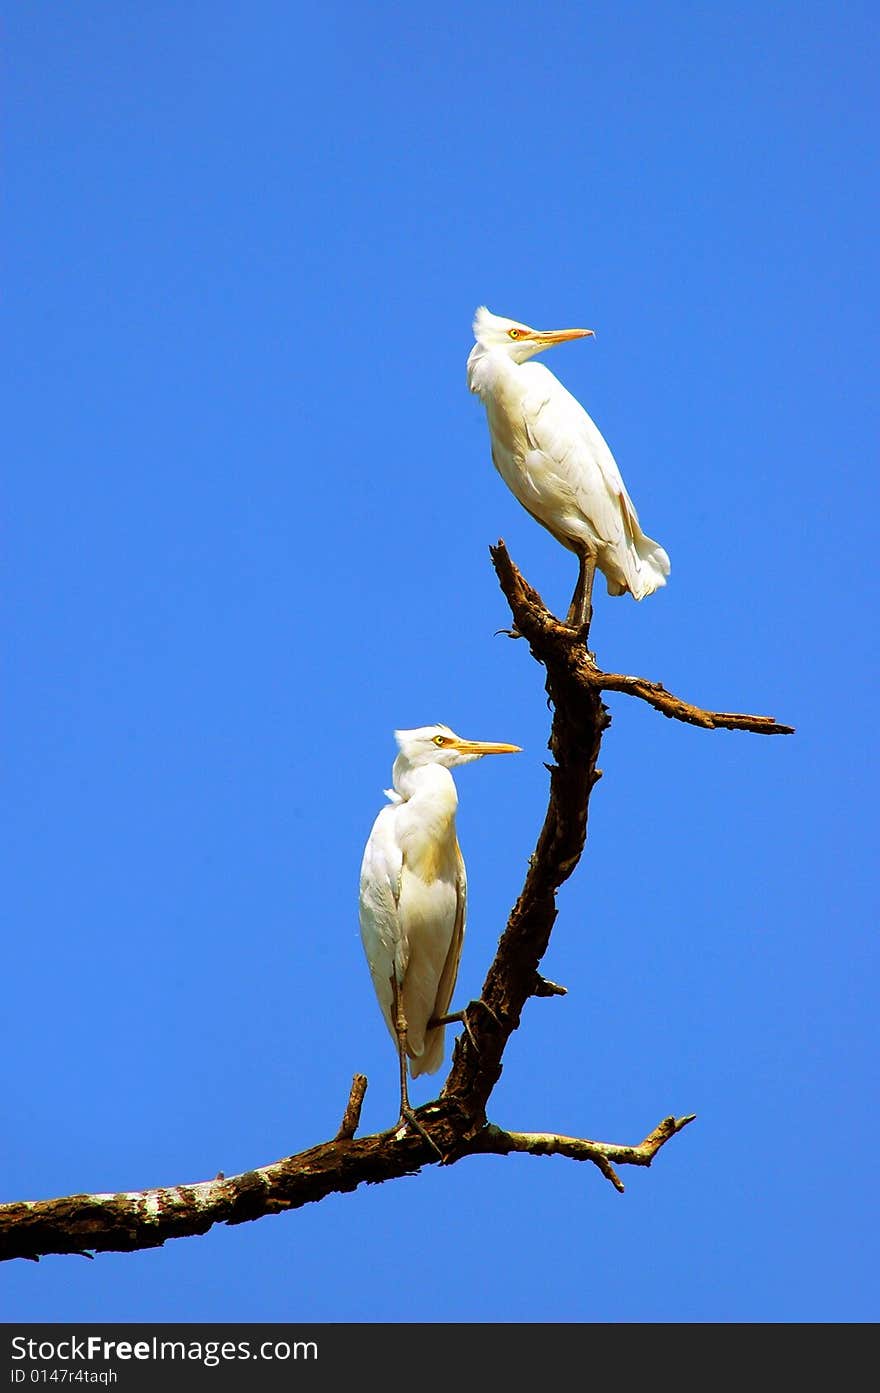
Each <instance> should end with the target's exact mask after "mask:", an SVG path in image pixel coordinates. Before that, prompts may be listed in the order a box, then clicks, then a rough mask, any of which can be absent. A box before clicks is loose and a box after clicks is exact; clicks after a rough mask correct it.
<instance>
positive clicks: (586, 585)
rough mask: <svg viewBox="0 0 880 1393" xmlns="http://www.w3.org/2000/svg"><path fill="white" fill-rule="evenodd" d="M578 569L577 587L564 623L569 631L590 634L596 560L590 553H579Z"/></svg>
mask: <svg viewBox="0 0 880 1393" xmlns="http://www.w3.org/2000/svg"><path fill="white" fill-rule="evenodd" d="M578 562H579V569H578V578H577V585H576V586H575V588H574V594H573V595H572V597H571V604H570V605H569V607H568V614H567V615H566V617H565V622H566V624H567V625H568V627H569V628H570V629H583V630H585V633H587V634H588V633H589V632H590V625H591V623H592V622H593V600H592V596H593V580H594V578H595V575H596V558H595V556H594V555H593V553H592V552H581V553H580V554H579V556H578Z"/></svg>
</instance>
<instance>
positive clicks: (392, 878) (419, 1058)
mask: <svg viewBox="0 0 880 1393" xmlns="http://www.w3.org/2000/svg"><path fill="white" fill-rule="evenodd" d="M394 737H395V739H396V741H397V744H398V748H399V750H400V753H399V754H398V756H397V758H396V759H395V761H394V768H393V772H392V776H391V777H392V783H393V787H392V788H390V789H386V790H385V792H386V795H387V797H388V798H390V800H391V802H390V805H389V806H388V807H385V808H383V809H382V811H381V812H380V813H379V815H378V817H377V818H376V821H375V822H374V823H373V830H372V831H371V833H370V836H369V839H368V841H367V845H366V848H365V850H364V859H363V863H362V865H361V879H360V926H361V939H362V941H363V945H364V951H365V953H366V955H367V962H368V963H369V967H370V973H371V975H372V978H373V986H374V987H375V989H376V995H377V997H378V998H379V1005H380V1007H381V1009H382V1014H383V1016H384V1017H385V1023H386V1025H387V1026H388V1029H389V1031H390V1032H391V1037H392V1039H393V1040H394V1042H395V1044H396V1046H397V1054H398V1060H399V1064H400V1115H401V1120H403V1119H404V1118H405V1119H406V1120H407V1121H409V1122H412V1123H413V1125H414V1126H415V1127H416V1128H417V1129H418V1131H420V1132H422V1134H423V1135H426V1133H425V1132H424V1129H423V1128H422V1127H421V1125H420V1124H419V1123H418V1121H417V1120H416V1118H415V1117H414V1116H413V1113H412V1110H411V1108H410V1104H409V1096H408V1093H407V1084H406V1062H407V1057H408V1058H409V1070H410V1073H411V1074H412V1076H413V1078H416V1077H417V1076H418V1075H419V1074H433V1073H436V1071H437V1070H438V1069H439V1068H440V1065H441V1063H442V1061H443V1043H444V1041H443V1037H444V1034H445V1031H444V1028H443V1025H442V1024H439V1025H434V1024H432V1022H434V1021H436V1020H438V1019H440V1018H442V1017H444V1016H446V1012H447V1010H448V1009H449V1003H450V1001H451V999H452V993H453V990H454V988H455V980H456V977H457V975H458V964H459V960H460V958H461V945H462V940H463V938H464V926H465V909H466V902H467V878H466V876H465V869H464V860H463V859H462V855H461V848H460V847H459V845H458V838H457V836H456V833H455V813H456V809H457V807H458V793H457V791H456V787H455V781H454V779H453V777H452V775H451V774H450V772H449V770H450V769H452V768H455V766H456V765H459V764H470V763H471V761H472V760H475V759H481V758H482V757H483V755H495V754H514V753H516V752H518V750H519V746H518V745H501V744H492V743H487V742H486V741H482V740H463V739H462V738H461V736H459V735H456V734H455V732H454V731H451V730H450V729H449V727H448V726H445V725H432V726H420V727H418V728H417V729H415V730H396V731H395V732H394ZM428 1140H429V1141H430V1137H429V1138H428Z"/></svg>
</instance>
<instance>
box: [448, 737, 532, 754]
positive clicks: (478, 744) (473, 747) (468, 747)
mask: <svg viewBox="0 0 880 1393" xmlns="http://www.w3.org/2000/svg"><path fill="white" fill-rule="evenodd" d="M453 748H454V749H456V750H458V752H459V754H462V755H518V754H521V753H522V746H520V745H499V744H498V743H497V742H495V741H492V740H456V742H455V745H454V747H453Z"/></svg>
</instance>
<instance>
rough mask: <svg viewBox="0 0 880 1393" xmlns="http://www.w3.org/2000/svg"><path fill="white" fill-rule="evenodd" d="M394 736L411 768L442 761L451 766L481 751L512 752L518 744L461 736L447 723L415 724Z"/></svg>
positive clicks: (481, 752)
mask: <svg viewBox="0 0 880 1393" xmlns="http://www.w3.org/2000/svg"><path fill="white" fill-rule="evenodd" d="M394 738H395V740H396V741H397V745H398V748H399V750H400V756H399V758H402V759H403V760H404V761H405V762H406V763H407V764H408V765H409V767H410V768H411V769H418V768H420V767H421V766H423V765H425V764H442V765H443V766H444V768H446V769H454V768H455V767H456V765H458V764H470V763H471V761H472V760H475V759H482V758H483V755H512V754H518V753H519V749H520V747H519V745H500V744H497V743H493V742H492V741H488V740H463V739H462V737H461V736H460V735H456V733H455V731H454V730H450V729H449V726H444V725H436V726H417V727H416V729H415V730H396V731H395V732H394Z"/></svg>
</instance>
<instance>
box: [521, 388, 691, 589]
mask: <svg viewBox="0 0 880 1393" xmlns="http://www.w3.org/2000/svg"><path fill="white" fill-rule="evenodd" d="M521 373H522V374H523V380H524V381H525V382H526V384H527V385H526V391H525V393H524V395H523V398H522V411H523V418H524V429H525V432H526V436H527V439H528V442H529V445H530V447H531V449H530V452H529V453H528V454H527V455H526V458H525V468H526V471H527V474H528V475H529V476H530V477H531V478H533V479H535V481H536V484H537V487H538V488H539V490H544V491H545V492H546V499H547V502H548V504H549V512H548V514H547V516H541V513H540V511H539V509H538V508H535V510H534V511H535V513H536V515H537V516H538V517H539V521H542V522H543V523H544V526H545V527H549V530H550V531H551V532H554V533H555V535H557V536H558V537H559V538H560V540H565V539H566V535H565V515H566V513H569V514H570V516H571V517H573V518H578V519H580V520H581V522H584V521H585V522H586V523H587V525H588V527H589V529H590V531H591V532H592V533H593V535H594V540H595V545H596V552H597V561H598V565H599V567H600V569H601V570H602V571H603V572H604V573H605V577H606V580H607V582H608V589H609V591H610V593H611V594H612V595H619V594H622V593H623V591H624V590H630V591H631V592H632V594H633V595H634V596H635V597H636V599H641V598H643V596H645V595H649V594H651V592H652V591H654V590H656V589H657V588H658V587H659V586H661V585H665V584H666V576H667V575H668V574H669V557H668V556H667V554H666V552H665V551H664V550H663V548H662V547H661V546H660V545H659V543H657V542H654V541H653V540H652V539H651V538H650V537H647V536H646V535H645V533H644V532H643V531H642V529H641V526H640V524H639V515H638V513H637V512H636V509H635V505H634V504H633V501H632V499H631V498H630V496H629V494H628V493H627V491H626V486H625V485H624V482H623V478H622V476H621V473H620V470H619V469H618V467H617V462H616V460H615V459H614V456H613V455H612V453H611V451H610V449H609V448H608V445H607V443H606V441H605V438H604V436H603V435H602V433H601V431H600V430H599V427H598V426H597V425H596V423H595V421H593V420H592V418H591V417H590V416H589V415H588V414H587V412H586V411H585V410H584V408H583V407H582V406H581V404H580V402H579V401H578V400H577V399H576V398H575V397H573V396H572V395H571V393H570V392H569V391H567V390H566V388H565V387H563V385H562V383H561V382H560V381H559V380H558V379H557V378H556V377H554V376H553V373H552V372H550V371H549V370H548V369H547V368H545V367H544V365H543V364H542V363H526V364H524V365H523V367H522V369H521ZM542 472H543V474H544V483H543V485H542V484H541V482H540V480H541V475H542ZM529 511H532V509H531V508H530V509H529ZM554 524H555V525H554ZM574 535H577V532H576V531H575V533H574Z"/></svg>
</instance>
